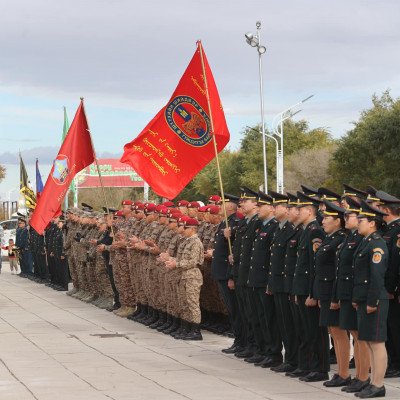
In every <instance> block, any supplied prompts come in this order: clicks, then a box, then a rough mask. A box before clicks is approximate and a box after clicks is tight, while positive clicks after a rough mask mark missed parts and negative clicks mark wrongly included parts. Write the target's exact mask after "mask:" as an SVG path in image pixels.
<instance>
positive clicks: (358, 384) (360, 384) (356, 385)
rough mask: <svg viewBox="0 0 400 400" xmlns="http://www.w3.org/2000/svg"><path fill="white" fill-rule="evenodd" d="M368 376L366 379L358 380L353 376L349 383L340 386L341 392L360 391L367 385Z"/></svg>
mask: <svg viewBox="0 0 400 400" xmlns="http://www.w3.org/2000/svg"><path fill="white" fill-rule="evenodd" d="M369 382H370V380H369V378H368V379H367V380H366V381H360V380H359V379H358V378H354V379H352V380H351V382H350V384H349V385H347V386H345V387H344V388H342V391H343V392H346V393H357V392H361V390H363V389H364V388H366V387H367V386H368V385H369Z"/></svg>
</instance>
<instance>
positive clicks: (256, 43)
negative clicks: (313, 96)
mask: <svg viewBox="0 0 400 400" xmlns="http://www.w3.org/2000/svg"><path fill="white" fill-rule="evenodd" d="M256 27H257V33H256V34H255V35H253V34H252V33H250V32H248V33H246V34H245V37H246V42H247V43H248V44H249V45H250V46H251V47H255V48H257V52H258V74H259V78H260V105H261V131H262V144H263V161H264V192H265V193H268V172H267V145H266V135H265V121H264V87H263V74H262V70H263V68H262V55H263V54H264V53H265V52H266V51H267V49H266V48H265V46H262V45H261V22H260V21H257V22H256Z"/></svg>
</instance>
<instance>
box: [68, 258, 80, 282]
mask: <svg viewBox="0 0 400 400" xmlns="http://www.w3.org/2000/svg"><path fill="white" fill-rule="evenodd" d="M68 267H69V274H70V275H71V279H72V283H73V285H74V288H76V289H79V281H78V272H77V262H76V258H75V256H74V253H73V252H72V251H71V252H70V253H69V254H68Z"/></svg>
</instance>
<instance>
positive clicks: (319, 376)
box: [300, 372, 329, 382]
mask: <svg viewBox="0 0 400 400" xmlns="http://www.w3.org/2000/svg"><path fill="white" fill-rule="evenodd" d="M328 379H329V374H328V373H327V372H310V373H309V374H308V375H306V376H303V377H301V378H300V380H301V381H303V382H321V381H326V380H328Z"/></svg>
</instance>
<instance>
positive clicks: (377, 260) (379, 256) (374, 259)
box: [372, 252, 382, 264]
mask: <svg viewBox="0 0 400 400" xmlns="http://www.w3.org/2000/svg"><path fill="white" fill-rule="evenodd" d="M381 260H382V254H381V253H379V252H376V253H374V255H373V256H372V262H373V263H374V264H379V263H380V262H381Z"/></svg>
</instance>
